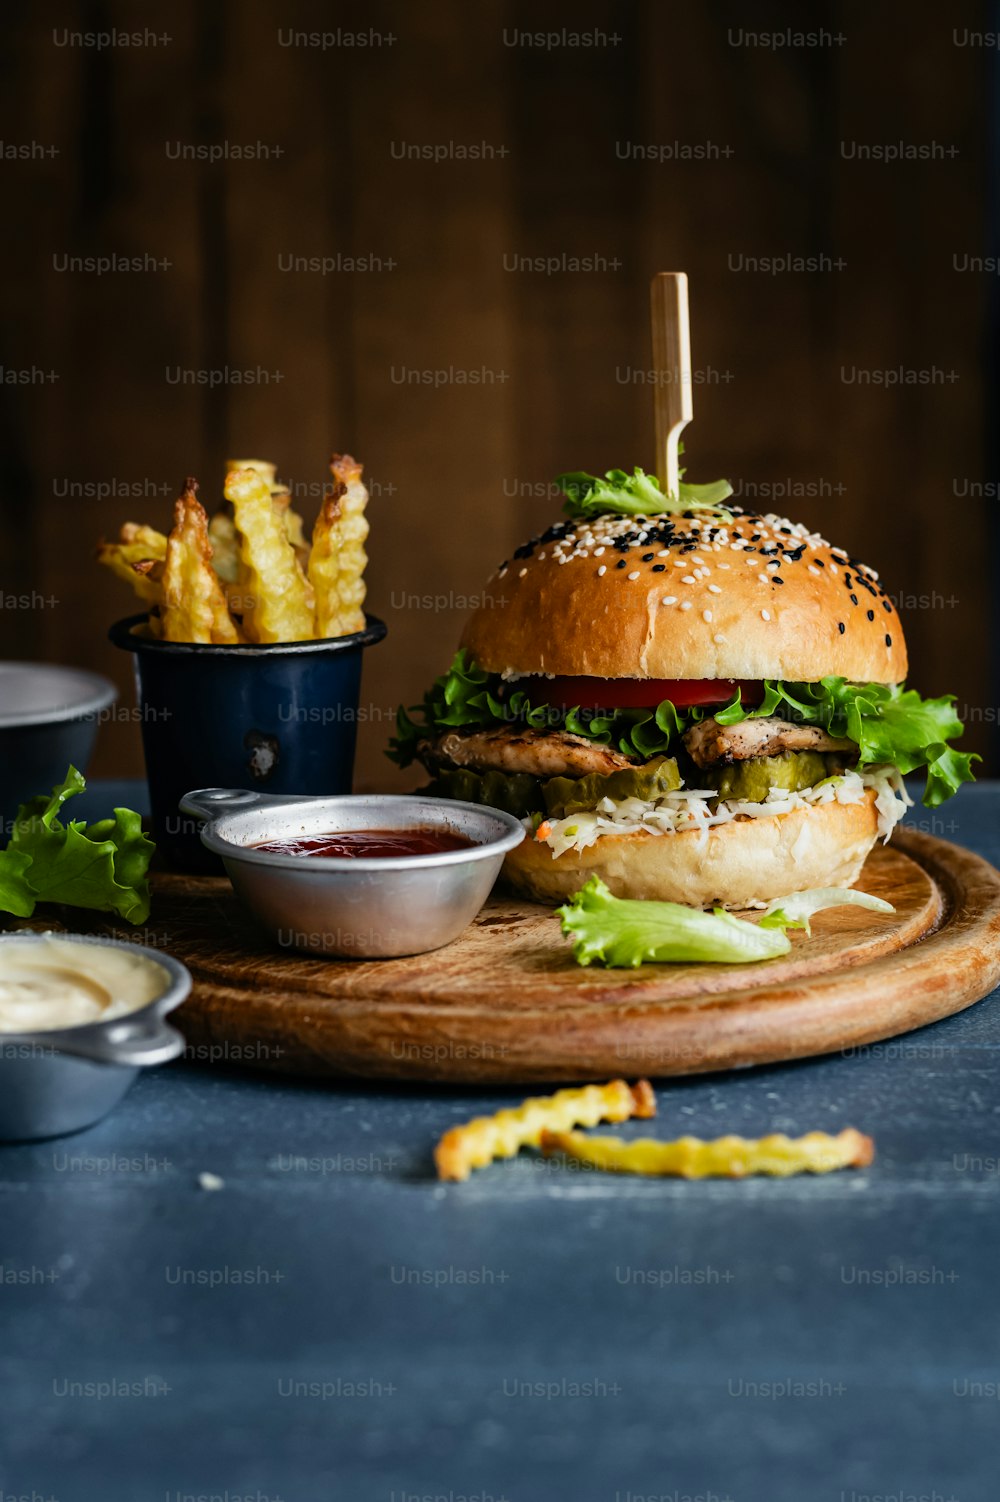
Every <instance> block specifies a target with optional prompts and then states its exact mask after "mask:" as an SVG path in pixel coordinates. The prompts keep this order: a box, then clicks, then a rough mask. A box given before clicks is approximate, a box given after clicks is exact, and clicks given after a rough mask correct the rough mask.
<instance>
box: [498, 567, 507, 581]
mask: <svg viewBox="0 0 1000 1502" xmlns="http://www.w3.org/2000/svg"><path fill="white" fill-rule="evenodd" d="M506 572H507V570H506V569H505V568H502V569H501V570H500V572H499V573H498V574H497V578H498V579H502V578H503V577H504V575H505V574H506Z"/></svg>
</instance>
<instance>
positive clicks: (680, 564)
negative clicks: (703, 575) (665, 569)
mask: <svg viewBox="0 0 1000 1502" xmlns="http://www.w3.org/2000/svg"><path fill="white" fill-rule="evenodd" d="M687 566H688V561H687V559H686V558H675V559H674V568H687Z"/></svg>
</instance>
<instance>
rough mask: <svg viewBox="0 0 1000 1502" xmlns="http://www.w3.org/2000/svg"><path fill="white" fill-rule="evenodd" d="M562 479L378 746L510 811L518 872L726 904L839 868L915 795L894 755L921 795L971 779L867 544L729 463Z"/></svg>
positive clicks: (551, 888)
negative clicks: (755, 484)
mask: <svg viewBox="0 0 1000 1502" xmlns="http://www.w3.org/2000/svg"><path fill="white" fill-rule="evenodd" d="M558 483H559V484H560V486H561V487H562V489H563V491H564V492H565V493H566V497H567V500H566V505H565V508H564V509H565V511H566V515H565V516H564V517H563V518H562V519H560V520H559V521H556V522H555V523H554V524H553V525H552V526H550V527H549V528H548V529H547V530H546V531H544V532H543V533H541V535H540V536H537V537H533V538H532V539H531V540H530V541H529V542H526V543H525V544H524V545H523V546H522V547H519V548H518V549H517V550H516V551H515V553H514V554H513V557H512V558H510V559H507V560H505V561H504V562H503V563H501V564H500V565H499V567H498V568H497V569H496V570H495V572H494V574H493V575H492V577H491V578H490V580H489V581H488V583H487V586H486V588H485V590H484V592H483V596H482V603H480V605H479V608H478V609H477V610H476V611H475V613H474V614H473V615H472V617H471V619H470V620H469V621H468V624H467V625H466V627H465V631H464V633H463V635H462V638H461V643H460V649H459V651H458V653H457V655H456V657H455V659H454V661H453V662H452V664H451V667H450V668H449V669H448V671H447V672H446V673H444V674H442V675H441V677H439V678H438V679H437V680H436V681H435V682H434V684H433V685H432V686H431V688H430V689H429V690H428V691H427V693H426V694H425V695H424V698H423V702H422V703H421V704H420V705H418V706H414V707H412V708H411V709H410V710H405V709H401V710H400V712H399V718H398V725H397V735H396V738H395V739H394V741H393V742H392V743H391V746H390V751H389V754H390V756H392V757H393V758H394V759H395V760H396V761H397V762H398V763H399V764H400V765H403V766H406V765H407V764H409V763H410V762H413V761H419V762H421V763H422V764H423V766H424V767H425V768H426V769H427V771H428V773H429V774H430V777H431V783H430V788H429V791H430V792H432V793H434V794H437V795H439V796H441V797H445V798H457V799H462V800H465V801H471V802H474V803H485V804H490V805H492V806H494V807H497V808H502V809H506V810H507V811H508V812H511V813H514V814H516V815H517V816H518V817H520V818H522V819H523V820H524V821H525V824H526V827H527V829H528V832H529V836H530V837H529V838H528V839H526V840H525V841H523V843H522V844H521V845H520V846H519V847H518V849H517V850H514V851H512V852H511V853H510V854H509V855H508V856H507V860H506V864H505V868H504V874H505V877H506V880H507V882H508V884H509V885H510V887H512V888H513V889H514V891H515V892H517V893H519V894H520V895H522V896H525V897H528V898H532V899H535V900H537V901H541V902H546V903H556V902H561V901H563V900H564V899H565V898H567V897H568V896H570V895H571V894H572V893H573V892H575V891H576V890H577V889H578V888H579V887H580V886H581V885H582V884H583V883H584V882H585V881H586V880H587V879H588V878H589V877H591V876H594V875H597V876H599V877H601V878H602V879H603V881H604V882H606V884H607V886H608V887H609V888H610V889H611V891H612V892H613V893H615V895H617V896H620V897H633V898H658V899H661V900H666V901H671V902H680V903H686V904H688V905H693V906H696V907H709V906H723V907H726V908H744V907H752V906H756V905H758V904H761V903H766V902H768V901H770V900H771V899H773V898H774V897H778V896H783V895H785V894H787V893H791V892H795V891H803V890H806V889H808V888H812V887H822V886H837V887H843V886H850V885H851V884H852V883H853V882H854V881H856V880H857V878H858V876H859V874H860V872H861V868H862V866H863V864H864V861H865V858H866V857H867V855H868V853H869V852H870V850H871V849H872V847H873V845H874V844H875V842H876V840H877V839H879V838H880V837H881V838H882V839H883V840H887V839H888V838H889V835H890V834H891V833H892V830H893V828H894V826H895V824H896V823H897V821H898V820H899V819H900V818H901V817H902V815H903V813H904V812H905V810H906V808H907V807H908V806H909V805H910V803H911V801H912V800H911V799H910V797H909V795H908V793H907V790H906V787H905V785H904V782H903V778H904V776H905V775H906V774H908V773H911V772H915V771H917V770H918V769H923V770H924V771H925V773H926V786H925V790H924V803H925V804H926V805H928V806H929V807H936V806H937V805H938V804H940V803H941V802H943V800H944V799H945V798H947V797H949V796H950V795H951V794H952V793H954V792H955V791H956V789H957V788H958V786H959V784H960V783H962V782H964V781H967V780H970V779H971V777H972V772H971V770H970V762H971V761H972V757H970V756H969V755H967V754H964V753H961V752H959V751H956V750H955V749H953V747H952V746H951V744H950V742H951V741H953V740H954V739H955V738H956V737H957V736H959V735H960V734H961V732H962V725H961V722H960V720H959V719H958V718H957V717H956V715H955V711H954V700H953V697H951V696H946V697H942V698H938V699H923V698H921V697H920V695H919V694H918V693H917V692H916V691H915V690H913V689H907V688H906V687H905V686H904V685H905V678H906V672H907V655H906V642H905V640H904V636H903V628H902V625H901V622H900V619H899V616H898V614H897V612H896V608H895V606H894V604H893V602H892V600H891V599H890V597H889V595H887V594H886V592H885V591H884V589H883V588H882V586H881V584H880V583H879V577H878V575H877V574H876V573H875V571H874V570H873V569H871V568H869V567H868V565H867V564H865V563H862V562H861V561H860V560H859V559H857V558H855V557H852V556H851V555H850V554H848V553H847V552H845V551H844V550H843V549H842V548H839V547H834V546H832V545H831V544H830V543H829V542H827V541H826V540H825V539H824V538H823V537H821V536H819V535H818V534H817V533H815V532H812V531H810V530H809V529H808V528H807V527H805V526H802V525H800V524H797V523H795V522H791V521H788V520H786V519H785V518H784V517H780V516H775V515H772V514H766V515H761V514H759V513H758V512H756V511H749V510H745V509H744V508H743V507H741V506H739V505H736V504H733V503H730V504H728V505H727V504H726V501H727V500H729V497H730V496H731V488H730V487H729V486H728V484H727V483H726V482H725V481H719V482H717V483H716V484H715V485H707V486H693V485H684V484H681V486H680V487H679V490H678V493H677V495H676V496H669V497H668V496H667V495H665V494H664V493H663V491H662V490H661V488H660V486H659V484H658V482H657V481H656V479H655V478H654V477H652V476H649V475H645V474H644V473H643V472H642V470H638V469H637V470H635V471H633V472H632V474H627V473H625V472H624V471H621V470H611V471H608V473H607V474H606V475H604V476H602V477H598V476H592V475H587V474H581V473H577V474H572V475H564V476H561V477H560V480H559V482H558Z"/></svg>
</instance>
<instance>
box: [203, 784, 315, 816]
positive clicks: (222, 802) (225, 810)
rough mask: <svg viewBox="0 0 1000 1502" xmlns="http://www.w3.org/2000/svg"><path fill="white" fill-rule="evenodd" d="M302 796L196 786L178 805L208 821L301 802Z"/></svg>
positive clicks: (246, 789) (245, 789) (247, 789)
mask: <svg viewBox="0 0 1000 1502" xmlns="http://www.w3.org/2000/svg"><path fill="white" fill-rule="evenodd" d="M301 802H302V798H301V796H299V797H293V796H290V795H289V794H287V793H285V794H281V793H254V792H251V791H250V789H249V788H194V789H193V790H192V791H191V792H190V793H185V794H184V797H183V798H182V799H181V801H180V803H179V805H178V807H179V808H180V810H181V813H183V814H191V816H192V817H193V818H195V819H201V820H203V821H204V822H206V823H208V822H210V821H211V820H212V819H217V818H219V816H220V815H222V814H231V813H236V812H237V811H240V812H242V811H243V810H245V809H250V808H277V807H279V806H280V805H282V804H289V803H301Z"/></svg>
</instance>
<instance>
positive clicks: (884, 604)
mask: <svg viewBox="0 0 1000 1502" xmlns="http://www.w3.org/2000/svg"><path fill="white" fill-rule="evenodd" d="M882 609H883V610H888V612H889V614H890V615H891V614H892V606H891V605H890V604H889V601H888V600H883V601H882Z"/></svg>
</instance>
